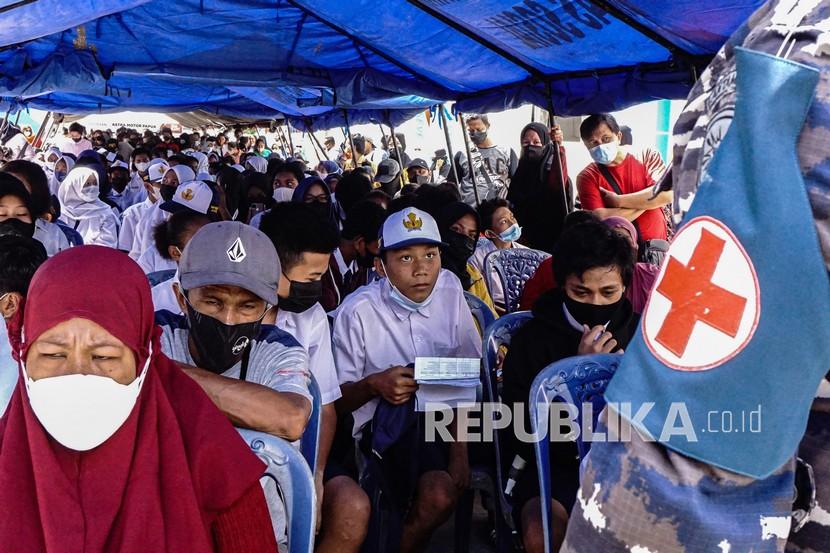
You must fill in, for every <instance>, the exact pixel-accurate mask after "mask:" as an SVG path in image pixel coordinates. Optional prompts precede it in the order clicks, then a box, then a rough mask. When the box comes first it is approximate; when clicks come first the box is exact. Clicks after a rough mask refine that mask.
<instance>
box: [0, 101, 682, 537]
mask: <svg viewBox="0 0 830 553" xmlns="http://www.w3.org/2000/svg"><path fill="white" fill-rule="evenodd" d="M466 125H467V130H468V132H469V138H470V140H471V142H472V144H473V145H474V147H473V148H472V150H473V155H472V158H471V159H469V160H468V159H467V158H466V156H461V157H457V158H456V159H455V160H444V161H446V163H441V162H440V161H441V160H439V163H436V162H435V160H433V162H432V163H428V162H427V161H426V160H424V159H420V158H415V159H412V158H410V156H409V155H408V154H407V152H406V140H405V137H404V136H403V135H396V136H393V137H391V138H390V139H389V140H384V141H383V143H381V144H379V146H380V147H376V146H375V144H374V142H373V140H372V139H371V138H369V137H361V136H354V137H352V139H351V141H347V143H345V144H342V145H341V146H340V147H338V146H337V145H336V143H335V141H334V139H333V138H327V139H326V140H325V142H324V148H325V149H326V151H327V156H328V157H329V159H327V160H322V161H321V162H319V163H318V164H317V165H313V164H310V163H309V162H308V161H307V160H304V159H302V156H299V155H294V153H293V152H284V151H280V150H281V149H280V148H278V147H277V146H276V145H274V144H271V145H269V144H268V143H267V141H266V140H265V139H264V138H260V137H254V136H248V135H246V134H245V133H244V132H243V129H236V130H235V131H234V130H233V129H229V130H228V131H225V132H221V133H218V134H215V135H210V134H206V133H200V132H192V133H185V134H181V135H179V136H174V134H173V133H172V132H171V130H170V129H168V128H163V129H161V130H160V131H159V132H158V133H154V132H150V131H145V132H144V133H140V132H138V131H135V130H131V129H118V131H117V132H107V131H95V132H92V133H89V134H87V133H86V131H85V129H84V128H83V127H82V126H81V125H79V124H78V123H73V124H72V125H70V126H69V127H68V129H67V135H66V137H64V138H63V139H62V140H59V141H57V142H56V143H55V144H54V145H49V146H48V147H44V148H43V149H42V150H39V151H38V150H34V149H32V148H28V149H23V150H21V152H20V155H19V159H14V160H11V161H8V162H7V163H5V164H4V165H3V166H2V167H0V313H2V315H3V318H4V320H5V323H6V324H5V325H0V332H3V333H5V335H4V336H0V413H2V412H5V414H4V415H3V418H2V419H0V501H1V502H3V504H6V505H12V504H13V505H15V507H14V511H15V515H14V516H13V517H11V516H9V517H0V537H2V538H7V539H11V537H12V536H14V539H15V540H16V543H19V544H21V548H20V549H19V551H32V552H34V551H53V550H54V551H68V550H73V551H74V550H79V551H138V550H144V551H194V552H201V551H205V552H207V551H220V552H223V553H224V552H243V551H244V552H256V551H273V550H274V549H275V548H276V547H277V545H279V546H280V547H283V548H284V547H285V544H286V543H287V536H286V532H287V530H286V528H285V517H284V515H281V514H279V513H276V514H275V513H273V512H271V513H269V512H268V509H267V508H265V505H266V495H267V492H266V493H263V491H262V490H261V488H260V486H259V485H258V484H257V481H258V479H259V476H260V474H261V473H262V470H263V466H262V464H261V462H260V461H258V460H257V458H256V456H255V455H253V453H251V452H250V451H249V450H248V448H247V447H246V445H245V443H244V442H243V441H242V440H241V438H240V437H239V436H238V435H237V434H236V433H235V432H234V430H233V427H234V426H235V427H238V428H246V429H252V430H256V431H260V432H264V433H268V434H271V435H273V436H277V437H279V438H282V439H284V440H287V441H290V442H296V441H297V440H298V439H299V438H300V437H301V436H302V434H303V432H304V430H305V427H306V425H307V422H308V420H309V417H310V416H311V415H312V395H311V392H310V388H309V386H310V382H311V380H312V379H313V381H314V382H316V385H317V387H318V388H319V390H320V396H321V400H322V411H321V413H319V414H316V415H317V416H319V417H320V420H321V437H320V445H319V456H318V463H317V466H315V467H310V468H311V470H312V473H313V474H314V477H315V485H316V490H317V499H318V503H319V505H318V507H319V513H320V517H319V521H318V534H317V540H316V550H317V551H319V552H321V553H326V552H334V551H337V552H349V551H355V552H356V551H359V550H361V547H363V546H364V542H365V541H366V540H367V536H369V534H370V526H371V521H372V514H373V505H372V502H371V500H370V495H369V493H368V492H367V490H366V488H365V486H361V483H363V478H362V475H363V474H364V471H366V470H367V468H366V467H367V464H366V462H365V460H366V459H372V460H373V461H376V462H377V464H378V466H379V467H380V468H379V470H380V471H381V473H382V471H383V470H389V469H390V467H394V468H393V473H394V474H396V478H394V479H392V480H393V481H388V482H386V484H385V485H386V486H388V488H387V491H388V490H391V491H392V492H393V493H392V498H391V501H390V505H391V506H392V507H393V509H392V510H393V511H394V512H395V513H396V514H397V524H395V523H390V526H389V528H391V529H397V531H396V532H395V531H392V532H390V533H391V534H394V536H393V537H392V538H390V539H393V540H394V543H395V545H394V546H391V548H388V547H390V546H389V545H385V546H378V547H379V549H377V550H378V551H392V550H400V551H404V552H414V551H424V550H425V549H426V547H427V545H428V543H429V540H430V537H431V536H432V534H433V532H434V531H435V530H436V529H437V528H438V527H439V526H440V525H442V524H443V523H444V522H446V521H447V520H448V519H449V518H450V516H451V514H452V513H453V511H454V509H455V506H456V505H457V502H458V500H459V498H460V497H461V495H462V493H464V491H465V490H466V489H467V488H468V486H469V484H470V456H471V455H473V453H472V452H471V451H468V448H467V444H465V443H464V441H457V440H441V439H439V440H438V441H437V442H436V441H426V440H425V438H424V434H423V432H419V431H418V430H414V431H413V430H412V429H413V428H415V429H419V428H420V429H422V428H423V425H424V413H423V412H421V411H422V410H421V409H419V406H418V403H419V399H418V398H419V391H420V390H421V388H422V386H421V385H419V383H418V382H417V381H416V379H415V371H414V368H413V366H414V363H415V361H416V358H424V357H440V358H447V357H449V358H474V359H475V358H478V359H480V358H481V357H482V339H481V336H482V331H483V329H481V328H479V327H478V326H477V325H476V321H475V320H474V318H473V316H472V314H471V311H470V307H469V306H468V302H467V300H466V298H465V294H464V293H465V292H468V293H469V294H471V295H473V296H475V297H477V298H478V299H480V300H481V301H482V302H483V303H484V304H486V305H487V306H488V307H489V308H490V309H491V310H492V312H493V315H494V316H498V315H501V314H503V313H505V312H506V310H507V309H508V308H507V302H506V298H505V296H506V291H505V290H504V289H503V287H502V285H501V284H500V283H499V282H498V279H494V278H491V277H492V275H487V274H486V271H487V270H488V266H487V265H486V264H485V258H486V257H487V255H488V254H491V253H492V252H494V251H497V250H508V249H513V248H522V249H524V248H531V249H535V250H540V251H543V252H547V253H548V254H552V256H551V257H550V258H549V259H548V261H546V262H544V263H543V264H542V265H541V266H540V267H539V268H538V270H537V271H536V273H535V274H534V275H533V277H532V278H531V279H530V281H529V282H528V284H527V285H526V287H525V290H524V294H523V297H522V308H523V309H527V310H530V311H531V312H532V315H533V319H532V321H531V322H530V323H528V325H527V326H525V327H524V328H523V329H522V330H521V331H520V332H519V333H518V334H517V335H516V336H515V338H514V340H513V346H512V347H511V348H510V349H509V350H508V351H507V353H506V356H505V357H504V359H503V375H504V382H503V401H504V402H505V403H513V402H519V403H526V402H527V398H528V394H529V391H530V385H531V383H532V381H533V379H534V377H535V375H536V374H538V373H539V372H540V371H541V370H542V369H543V368H544V367H546V366H547V365H549V364H550V363H551V362H553V361H556V360H559V359H563V358H566V357H571V356H574V355H580V354H588V353H615V352H616V353H619V352H621V351H622V349H624V348H625V347H626V345H627V343H628V341H629V340H630V339H631V338H632V335H633V333H634V329H635V327H636V325H637V321H638V319H639V316H640V314H641V313H642V311H643V309H644V306H645V303H646V300H647V299H648V294H649V291H650V290H651V286H652V284H653V282H654V280H655V278H656V275H657V272H658V270H659V264H660V262H661V260H662V256H663V254H664V253H665V251H666V249H667V246H668V240H669V239H670V238H671V224H670V219H669V218H668V217H667V216H666V211H665V210H664V207H665V206H666V205H668V204H669V203H671V201H672V196H671V192H660V193H654V192H653V191H652V190H653V188H654V185H655V183H656V182H657V181H658V180H659V179H660V176H661V174H662V172H663V171H664V169H665V168H664V166H663V163H662V160H661V159H660V157H659V154H657V153H656V152H654V151H653V150H647V151H645V152H639V151H634V150H632V149H630V148H629V147H626V146H624V145H623V144H622V142H623V132H622V129H621V128H620V125H619V124H618V122H617V121H616V120H615V119H614V117H613V116H611V115H608V114H597V115H592V116H590V117H588V118H587V119H586V120H585V121H584V122H583V123H582V127H581V138H582V141H583V143H584V146H585V147H586V148H588V150H589V152H590V155H591V157H592V159H593V162H592V163H591V164H590V165H589V166H588V167H586V168H585V169H584V170H583V171H581V172H580V173H579V175H578V176H577V177H576V179H575V184H574V183H573V182H572V181H571V179H570V178H569V175H568V173H567V170H566V167H567V165H566V149H565V146H564V141H563V136H562V132H561V131H560V130H559V129H558V128H557V127H554V128H553V129H551V128H548V127H546V126H545V125H543V124H540V123H531V124H529V125H528V126H527V127H525V129H523V131H522V134H521V136H520V141H521V145H522V148H521V152H520V153H519V154H518V155H517V154H516V153H515V152H513V151H512V150H511V149H510V148H506V147H503V146H499V145H498V144H497V143H496V142H495V140H494V139H495V137H494V133H493V132H491V128H490V122H489V120H488V118H487V116H486V115H474V116H470V117H468V118H467V120H466ZM450 163H454V164H455V165H456V167H455V170H454V171H451V170H450V167H449V164H450ZM454 175H457V176H458V179H459V180H460V182H455V181H454V178H455V177H454ZM524 416H527V414H525V415H524ZM401 421H406V422H401ZM390 425H391V426H390ZM525 426H526V427H529V426H528V425H525ZM450 430H451V433H452V436H453V437H455V436H457V435H458V432H459V429H457V428H455V426H451V427H450ZM506 442H507V443H506V445H505V448H506V451H505V452H504V453H503V455H502V457H503V458H505V459H508V461H510V460H512V459H513V458H514V457H515V456H521V457H523V458H524V460H525V461H527V462H528V465H529V466H528V468H527V469H526V470H525V471H524V472H523V473H522V475H521V477H520V479H519V481H518V484H517V486H516V488H515V491H514V492H513V494H512V501H513V503H514V514H515V518H516V526H517V529H518V530H519V534H520V536H521V538H522V541H523V543H524V547H525V550H526V551H528V552H531V553H533V552H538V551H543V550H544V544H543V538H542V519H541V512H540V508H539V495H540V494H539V490H538V484H537V477H536V472H535V469H534V467H533V465H534V464H535V463H534V461H533V459H534V457H533V453H532V446H530V445H528V444H525V443H521V442H520V441H518V440H511V439H508V440H506ZM559 445H561V447H559V448H558V449H556V450H554V455H552V458H551V467H552V470H554V471H555V474H556V477H555V478H554V482H555V483H554V500H555V507H556V508H555V514H556V517H555V522H556V526H555V535H556V536H557V540H558V541H557V543H561V540H562V536H563V535H564V532H565V527H566V525H567V520H568V513H569V512H570V511H571V509H572V508H573V505H574V502H575V498H576V493H577V489H578V486H579V463H578V460H577V459H576V456H575V455H576V449H575V446H573V445H572V444H559ZM528 448H530V449H531V450H530V451H528ZM379 451H381V452H383V455H382V458H381V456H380V455H379V454H378V452H379ZM361 459H363V460H364V461H363V462H361ZM369 466H370V467H371V466H373V465H371V464H370V465H369ZM387 522H388V521H387ZM384 524H386V522H385V523H384ZM272 530H273V531H272ZM388 543H389V542H387V544H388Z"/></svg>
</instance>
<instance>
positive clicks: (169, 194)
mask: <svg viewBox="0 0 830 553" xmlns="http://www.w3.org/2000/svg"><path fill="white" fill-rule="evenodd" d="M159 194H161V199H162V200H164V201H165V202H169V201H170V200H172V199H173V196H175V195H176V187H175V186H167V185H166V184H162V185H161V188H160V189H159Z"/></svg>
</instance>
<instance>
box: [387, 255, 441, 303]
mask: <svg viewBox="0 0 830 553" xmlns="http://www.w3.org/2000/svg"><path fill="white" fill-rule="evenodd" d="M381 265H383V262H382V261H381ZM383 270H384V272H386V267H385V266H384V268H383ZM387 274H388V273H387ZM386 280H388V281H389V298H390V299H391V300H392V301H393V302H395V303H397V304H398V305H400V306H401V307H403V308H404V309H406V310H407V311H410V312H412V313H417V312H418V311H420V310H421V309H423V308H425V307H426V306H428V305H429V304H430V303H432V298H433V296H435V288H434V287H433V289H432V292H430V293H429V296H427V298H426V299H425V300H424V301H422V302H420V303H418V302H417V301H414V300H411V299H409V298H407V297H406V296H405V295H404V294H403V293H402V292H401V291H400V290H398V287H397V286H395V285H394V284H392V280H391V279H390V278H389V277H388V276H387V277H386Z"/></svg>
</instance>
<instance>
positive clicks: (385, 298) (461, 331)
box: [333, 208, 481, 553]
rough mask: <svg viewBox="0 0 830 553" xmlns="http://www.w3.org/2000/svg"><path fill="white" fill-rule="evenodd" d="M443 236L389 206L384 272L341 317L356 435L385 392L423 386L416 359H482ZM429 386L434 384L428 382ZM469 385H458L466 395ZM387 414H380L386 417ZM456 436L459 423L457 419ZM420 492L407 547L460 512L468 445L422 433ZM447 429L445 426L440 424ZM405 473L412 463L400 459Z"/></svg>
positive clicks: (339, 355) (344, 410)
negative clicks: (446, 263) (446, 265)
mask: <svg viewBox="0 0 830 553" xmlns="http://www.w3.org/2000/svg"><path fill="white" fill-rule="evenodd" d="M442 246H444V244H443V243H442V242H441V235H440V233H439V231H438V225H437V224H436V222H435V220H434V219H433V218H432V217H431V216H430V215H429V214H427V213H426V212H423V211H421V210H419V209H415V208H407V209H404V210H402V211H399V212H397V213H394V214H392V215H390V216H389V217H388V218H387V219H386V221H385V222H384V225H383V229H382V232H381V248H380V257H379V258H377V259H376V260H375V269H376V270H377V272H378V274H380V275H381V276H382V277H384V278H381V280H378V281H375V282H373V283H371V284H369V285H367V286H364V287H362V288H360V289H359V290H357V291H356V292H354V293H353V294H352V295H350V296H349V297H348V298H347V299H346V300H345V302H344V303H343V304H342V305H341V306H340V309H339V311H338V314H337V318H336V319H335V322H334V335H333V345H334V358H335V364H336V365H337V371H338V377H339V379H340V384H341V391H342V393H343V397H342V398H341V399H340V400H339V401H338V402H337V408H338V415H345V414H349V413H351V414H352V415H353V417H354V427H353V434H354V436H355V437H356V438H360V437H361V436H362V435H363V433H364V432H367V431H368V428H369V426H368V423H370V422H371V421H372V420H373V417H374V416H375V410H376V409H377V407H378V404H379V403H380V402H381V401H384V402H386V403H388V404H391V405H393V406H394V405H404V404H407V403H408V402H410V400H411V399H412V396H413V394H417V401H416V403H417V405H418V409H419V410H423V408H424V403H425V401H424V398H423V395H422V394H423V390H419V387H418V385H417V383H416V382H415V379H414V369H412V368H410V367H411V365H412V364H414V363H415V360H416V358H418V357H456V358H459V357H462V358H476V357H478V358H480V357H481V339H480V338H479V335H478V331H477V330H476V327H475V324H474V322H473V318H472V317H470V311H469V308H468V307H467V304H466V302H465V300H464V295H463V290H462V288H461V283H460V282H459V280H458V277H456V276H455V275H453V274H452V273H450V272H449V271H446V270H443V269H441V247H442ZM423 388H427V386H426V385H425V386H423ZM464 392H465V389H464V388H459V396H460V397H463V396H465V395H466V394H465V393H464ZM377 422H378V421H375V423H377ZM449 430H450V432H451V433H452V435H453V436H457V434H456V433H455V432H456V429H455V426H454V424H451V425H450V426H449ZM420 434H421V435H420V442H419V443H418V445H417V447H418V450H417V451H412V452H411V455H409V456H408V458H409V459H411V462H413V463H418V465H417V467H410V468H414V469H415V470H414V472H415V473H417V475H418V481H417V485H416V487H415V489H416V491H415V497H414V501H412V502H411V507H410V509H409V511H408V512H407V513H406V516H405V520H404V525H403V532H402V538H401V544H400V551H402V552H404V553H407V552H412V551H423V550H424V548H425V547H426V544H427V543H428V541H429V538H430V536H431V535H432V533H433V531H434V530H435V529H436V528H438V526H440V525H441V524H442V523H443V522H445V521H446V520H447V519H448V518H449V516H450V515H451V514H452V512H453V510H454V507H455V503H456V500H457V499H458V497H459V495H460V493H461V492H462V490H464V489H465V488H466V487H467V484H468V480H469V462H468V459H467V447H466V444H464V443H460V442H453V443H451V444H447V443H445V442H443V441H441V440H440V437H439V439H438V441H436V442H430V443H427V442H426V441H425V439H424V435H423V431H422V432H421V433H420ZM436 434H439V436H440V433H436ZM400 470H401V475H404V474H408V473H409V472H410V471H409V470H408V467H403V466H402V467H400Z"/></svg>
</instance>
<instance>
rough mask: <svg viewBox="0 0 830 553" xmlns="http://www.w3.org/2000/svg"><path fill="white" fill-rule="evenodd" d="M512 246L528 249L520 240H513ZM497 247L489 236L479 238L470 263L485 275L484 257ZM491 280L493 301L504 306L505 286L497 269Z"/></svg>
mask: <svg viewBox="0 0 830 553" xmlns="http://www.w3.org/2000/svg"><path fill="white" fill-rule="evenodd" d="M512 247H513V248H519V249H527V246H523V245H521V244H519V243H518V242H513V246H512ZM497 249H498V248H496V245H495V244H494V243H493V241H492V240H488V239H487V238H479V239H478V244H476V251H475V253H473V256H472V257H471V258H470V260H469V263H470V265H472V266H473V267H475V268H476V269H478V271H479V272H480V273H481V274H482V275H484V274H485V273H484V259H485V258H486V257H487V256H488V255H489V254H490V253H492V252H494V251H496V250H497ZM485 280H486V279H485ZM490 282H492V283H493V289H492V290H490V297H491V298H493V303H495V304H496V305H501V306H504V287H503V286H502V284H501V279H500V278H499V277H498V275H497V274H496V271H493V274H492V275H491V276H490Z"/></svg>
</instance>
